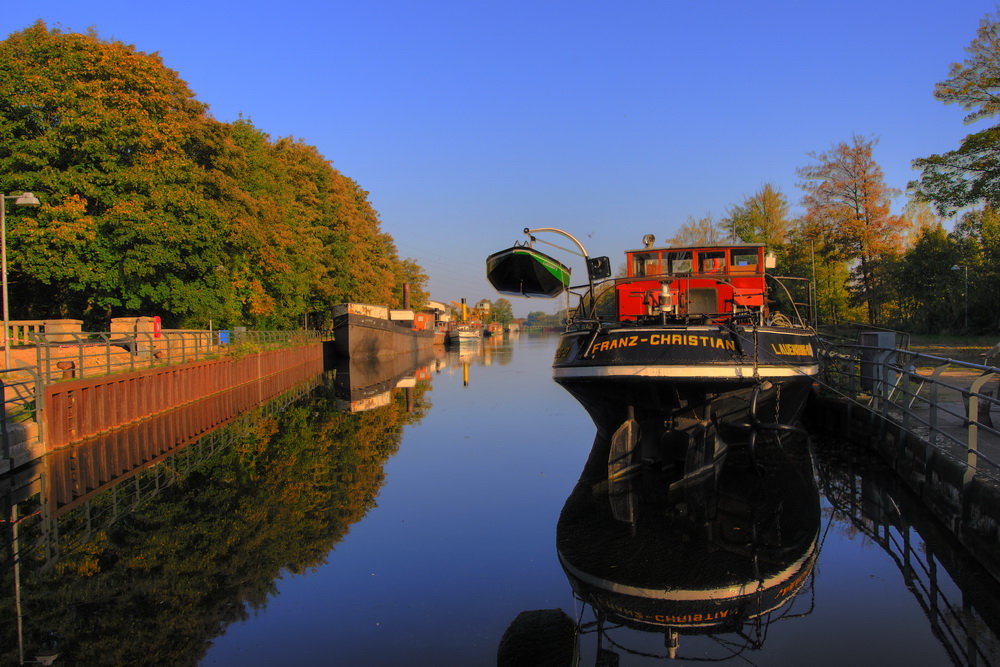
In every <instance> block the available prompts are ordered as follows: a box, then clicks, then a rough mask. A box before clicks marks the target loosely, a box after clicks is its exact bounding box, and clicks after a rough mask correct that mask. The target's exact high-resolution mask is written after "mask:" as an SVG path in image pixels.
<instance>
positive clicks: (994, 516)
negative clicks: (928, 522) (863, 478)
mask: <svg viewBox="0 0 1000 667" xmlns="http://www.w3.org/2000/svg"><path fill="white" fill-rule="evenodd" d="M808 419H809V422H810V423H811V424H812V428H811V430H812V431H813V432H822V433H824V434H833V435H841V436H844V437H846V438H847V439H848V440H850V441H851V442H855V443H859V444H862V445H866V446H867V447H869V448H870V449H871V450H872V451H874V452H876V453H877V454H878V455H879V456H880V457H881V458H882V460H883V461H885V462H886V463H887V464H888V465H889V466H890V467H891V468H892V469H893V470H894V471H895V472H896V474H897V475H899V477H900V478H901V479H902V480H903V482H904V483H905V484H906V485H907V487H909V488H910V489H911V490H912V491H913V492H914V493H915V494H916V495H917V496H918V497H919V498H920V500H921V501H922V502H923V504H924V506H925V507H927V508H928V509H929V510H930V511H931V512H932V513H933V514H934V515H935V516H936V517H937V519H938V520H940V521H941V523H942V524H943V525H944V526H945V527H946V528H947V529H948V530H949V531H950V532H951V533H952V535H954V536H955V537H956V538H957V539H958V541H959V542H960V543H961V544H962V545H963V546H964V547H965V548H966V549H967V550H968V551H969V553H971V554H972V555H973V556H974V557H975V558H976V559H977V560H978V561H979V562H980V563H981V564H982V565H983V566H984V567H985V568H986V569H987V570H989V572H990V573H991V574H992V575H993V576H994V577H995V578H996V579H997V580H1000V486H998V484H997V483H996V482H995V481H994V480H993V479H991V478H989V477H987V476H985V475H982V474H979V475H975V476H972V475H966V465H965V462H964V460H959V459H958V458H956V455H955V454H954V453H950V454H949V453H946V451H945V450H944V448H942V446H941V445H940V444H934V443H931V442H929V441H928V440H926V439H924V438H923V437H921V436H920V435H918V434H915V433H911V432H908V431H906V430H904V429H903V428H902V427H901V426H900V425H899V424H896V423H894V422H892V421H890V420H886V419H883V418H882V416H881V415H879V414H877V413H875V412H873V411H872V410H870V409H868V408H866V407H864V406H862V405H859V404H857V403H852V402H849V401H845V400H843V399H837V398H817V399H816V400H815V402H814V403H813V404H812V405H811V406H810V409H809V414H808Z"/></svg>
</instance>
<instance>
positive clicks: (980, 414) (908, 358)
mask: <svg viewBox="0 0 1000 667" xmlns="http://www.w3.org/2000/svg"><path fill="white" fill-rule="evenodd" d="M918 367H920V368H922V369H924V370H922V371H918ZM823 369H824V381H823V384H822V387H821V388H822V390H824V391H825V392H828V393H832V394H836V395H839V396H840V397H842V398H846V399H847V400H850V401H853V402H856V403H857V404H860V405H863V406H864V407H865V408H867V409H869V410H871V411H872V412H874V413H876V414H878V415H879V416H881V417H882V418H883V419H885V420H887V421H891V422H893V423H895V424H897V425H899V427H900V428H901V429H902V430H903V431H905V432H907V433H910V434H912V435H915V436H917V437H920V438H921V439H923V440H925V441H927V442H930V443H931V444H933V445H935V446H936V447H937V448H938V449H939V451H942V452H943V453H945V454H948V455H950V456H951V457H952V458H954V459H955V460H957V461H959V462H963V461H964V466H965V471H966V472H965V475H966V479H965V483H966V484H968V483H969V482H971V480H972V478H974V477H975V476H976V475H986V476H988V477H990V478H992V479H1000V456H998V455H997V454H993V455H992V456H991V455H990V454H987V453H986V452H985V451H984V449H983V444H984V442H985V441H986V440H985V439H989V440H993V439H997V438H1000V430H997V429H996V428H995V427H994V425H993V420H992V416H991V414H990V413H991V411H993V412H996V411H994V410H992V408H993V407H994V406H996V405H1000V400H998V398H997V395H996V387H995V384H994V382H993V381H994V380H995V379H996V378H997V377H1000V369H998V368H994V367H992V366H983V365H980V364H973V363H967V362H962V361H956V360H953V359H946V358H943V357H937V356H933V355H928V354H921V353H917V352H911V351H909V350H906V349H899V348H896V347H879V346H877V345H851V346H840V347H836V348H831V349H829V350H827V353H826V355H825V363H824V365H823ZM946 372H948V374H947V375H946ZM956 376H959V377H960V378H964V379H959V380H956V379H955V377H956ZM991 385H992V388H990V386H991Z"/></svg>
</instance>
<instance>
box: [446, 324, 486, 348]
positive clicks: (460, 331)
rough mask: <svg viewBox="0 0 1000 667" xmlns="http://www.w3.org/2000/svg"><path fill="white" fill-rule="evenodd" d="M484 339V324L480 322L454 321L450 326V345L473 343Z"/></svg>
mask: <svg viewBox="0 0 1000 667" xmlns="http://www.w3.org/2000/svg"><path fill="white" fill-rule="evenodd" d="M482 339H483V325H482V324H481V323H479V322H453V323H452V324H451V326H450V327H449V328H448V344H449V345H472V344H475V343H478V342H480V341H482Z"/></svg>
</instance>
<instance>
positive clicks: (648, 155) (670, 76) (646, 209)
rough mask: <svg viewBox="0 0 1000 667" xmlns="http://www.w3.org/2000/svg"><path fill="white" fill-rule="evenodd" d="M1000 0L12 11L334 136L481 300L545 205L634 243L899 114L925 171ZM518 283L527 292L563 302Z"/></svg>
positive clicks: (443, 272) (414, 247)
mask: <svg viewBox="0 0 1000 667" xmlns="http://www.w3.org/2000/svg"><path fill="white" fill-rule="evenodd" d="M995 11H996V5H995V3H994V1H993V0H952V1H950V2H944V1H943V0H906V1H903V0H866V1H860V0H841V1H840V2H836V3H807V2H801V0H799V1H795V2H792V1H775V2H769V1H767V0H758V1H757V2H745V1H744V2H737V1H728V0H717V1H715V2H708V1H701V2H698V1H694V0H635V1H629V0H619V1H618V2H610V1H608V0H603V1H590V0H576V1H573V2H570V1H561V0H560V1H555V0H553V1H546V0H535V1H533V2H524V1H522V0H507V1H504V2H496V1H493V2H486V1H477V0H460V1H438V0H421V1H419V2H417V1H416V0H406V1H404V0H392V1H379V0H371V1H368V2H365V1H363V0H362V1H358V0H355V1H353V2H341V1H338V0H332V1H330V0H328V1H304V0H285V2H281V3H271V2H269V3H262V2H257V1H255V0H249V1H243V2H239V3H236V2H228V1H227V2H216V1H213V0H203V1H202V2H190V1H189V0H173V1H172V2H169V3H147V2H136V1H135V0H128V1H110V0H87V1H80V0H32V2H21V3H9V4H8V5H7V6H5V8H4V11H3V13H2V14H0V27H2V28H3V35H4V36H5V35H7V34H9V33H11V32H15V31H18V30H22V29H24V28H26V27H27V26H29V25H31V24H32V23H34V22H35V21H36V20H38V19H42V20H43V21H45V22H46V23H47V24H48V25H49V26H50V27H51V26H54V25H59V26H60V27H61V28H62V29H64V30H74V31H85V30H86V29H88V28H90V27H93V28H95V29H96V30H97V32H98V34H99V35H100V36H101V37H103V38H106V39H110V38H113V39H117V40H120V41H122V42H126V43H129V44H134V45H135V46H136V48H138V49H139V50H141V51H145V52H154V51H155V52H158V53H159V54H160V55H161V56H162V58H163V60H164V62H165V64H166V65H167V66H168V67H170V68H171V69H174V70H176V71H177V72H178V73H179V74H180V76H181V78H182V79H184V80H185V81H186V82H187V83H188V84H189V86H190V87H191V89H192V90H193V91H194V92H195V94H196V95H197V97H198V98H199V99H200V100H201V101H203V102H205V103H207V104H208V105H209V106H210V111H211V113H212V114H213V115H214V116H215V117H216V118H218V119H219V120H223V121H230V120H235V119H236V118H238V117H239V116H240V115H241V114H242V115H243V117H245V118H249V119H250V120H251V121H252V122H253V123H254V124H255V125H256V126H257V127H258V128H260V129H261V130H263V131H265V132H267V133H269V134H270V135H271V136H272V137H275V138H277V137H283V136H294V137H297V138H301V139H302V140H304V141H305V142H306V143H308V144H311V145H314V146H316V147H317V148H318V149H319V150H320V152H321V153H322V154H323V155H325V156H326V157H327V159H329V160H330V161H332V162H333V164H334V166H335V167H336V168H337V169H339V170H340V171H341V172H342V173H344V174H345V175H347V176H349V177H351V178H353V179H354V180H356V181H357V182H358V183H359V184H360V185H361V187H363V188H364V189H365V190H367V191H368V192H369V193H370V194H369V198H370V200H371V202H372V204H373V205H374V207H375V208H376V210H378V211H379V214H380V216H381V220H382V228H383V230H384V231H385V232H387V233H389V234H391V235H392V236H393V238H394V239H395V241H396V245H397V247H398V249H399V253H400V255H401V256H402V257H413V258H414V259H416V260H417V261H418V262H419V263H420V264H421V265H422V266H423V267H424V268H425V269H426V271H427V273H428V274H429V276H430V288H431V294H432V297H433V298H435V299H437V300H441V301H450V300H458V299H460V298H462V297H465V298H467V299H468V300H469V301H470V302H473V301H476V300H478V299H481V298H488V299H491V300H492V299H496V298H498V296H499V295H497V294H496V293H495V292H494V291H493V290H492V288H491V287H490V286H489V284H488V283H487V282H486V279H485V273H484V260H485V257H486V256H487V255H488V254H490V253H491V252H494V251H496V250H500V249H502V248H504V247H507V246H509V245H511V244H512V243H513V242H514V241H520V240H523V235H522V234H521V230H522V229H523V228H524V227H543V226H554V227H560V228H563V229H565V230H567V231H569V232H571V233H573V234H574V235H576V236H577V237H578V238H580V240H581V241H583V243H584V244H585V245H586V246H587V250H588V251H589V253H590V254H591V255H603V254H607V255H610V256H611V258H612V262H613V266H618V265H619V264H620V263H621V262H622V251H623V250H625V249H626V248H634V247H637V246H639V245H640V240H641V238H642V236H643V235H644V234H646V233H652V234H654V235H655V236H656V237H657V238H658V239H662V238H666V237H669V236H671V235H673V234H674V233H675V232H676V230H677V228H678V227H679V226H680V225H681V224H683V223H684V222H686V221H687V219H688V217H689V216H694V217H702V216H705V215H713V216H714V217H715V218H716V219H718V218H721V217H723V216H724V215H725V214H726V211H727V209H728V208H729V207H730V206H732V205H733V204H736V203H739V202H741V201H742V200H743V199H744V198H745V197H748V196H750V195H752V194H754V193H755V192H756V191H757V190H759V189H760V187H761V186H762V185H763V184H764V183H767V182H770V183H773V184H774V185H775V186H776V187H777V188H778V189H779V190H781V191H782V192H783V193H784V194H785V196H786V197H787V198H788V199H789V201H790V203H791V204H793V212H797V210H798V209H797V204H798V202H799V199H800V197H801V190H800V189H799V188H798V187H797V183H798V178H797V177H796V175H795V170H796V169H797V168H798V167H802V166H804V165H807V164H810V163H811V158H810V157H809V154H810V153H818V152H823V151H826V150H828V149H829V148H830V147H832V146H833V145H834V144H836V143H839V142H841V141H848V140H850V138H851V136H852V135H853V134H859V135H861V136H864V137H876V138H878V140H879V144H878V145H877V146H876V148H875V159H876V161H877V162H878V163H879V164H880V165H881V166H882V169H883V171H884V172H885V177H886V182H887V183H888V185H890V186H893V187H897V188H900V189H904V188H905V186H906V183H907V182H908V181H909V180H911V179H913V178H914V177H915V172H914V171H913V170H912V169H911V167H910V164H911V161H912V160H913V159H914V158H917V157H925V156H927V155H930V154H933V153H939V152H942V151H946V150H950V149H953V148H955V147H957V146H958V143H959V142H960V141H961V139H962V137H964V136H965V135H966V134H968V133H969V132H970V129H972V128H970V127H968V126H965V125H963V123H962V118H963V116H964V113H963V111H962V110H961V109H960V108H958V107H955V106H945V105H943V104H942V103H940V102H938V101H937V100H935V99H934V97H933V95H932V91H933V87H934V84H935V83H936V82H937V81H940V80H942V79H944V78H945V77H946V75H947V71H948V66H949V64H950V63H952V62H956V61H961V60H963V59H964V58H965V56H966V53H965V48H966V46H968V44H969V42H970V41H971V40H972V39H973V38H974V36H975V32H976V29H977V28H978V26H979V21H980V20H981V19H982V18H983V17H985V16H986V15H987V14H988V13H990V12H995ZM903 201H904V200H903V199H902V198H900V200H899V205H900V206H901V205H902V203H903ZM553 240H554V239H553ZM553 254H556V255H558V252H554V253H553ZM561 258H562V257H561ZM565 259H567V263H569V264H570V265H571V266H573V267H574V269H575V274H576V275H577V276H582V275H584V273H583V267H582V264H581V262H580V261H579V260H574V259H573V258H570V257H566V258H565ZM511 300H512V302H513V303H514V309H515V314H517V315H525V314H527V313H528V312H529V311H532V310H544V311H550V312H551V311H553V310H554V306H555V305H564V304H563V303H559V304H553V303H552V302H550V301H546V300H541V299H530V300H528V299H518V298H514V299H511Z"/></svg>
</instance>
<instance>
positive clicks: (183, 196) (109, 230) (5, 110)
mask: <svg viewBox="0 0 1000 667" xmlns="http://www.w3.org/2000/svg"><path fill="white" fill-rule="evenodd" d="M0 73H2V76H0V192H3V193H5V194H7V193H12V192H13V193H20V192H22V191H30V192H33V193H34V194H35V195H36V196H37V197H38V198H39V199H40V200H41V206H40V207H38V208H34V209H19V208H18V207H15V206H9V207H8V216H7V248H8V254H9V257H10V258H11V260H12V261H10V262H9V267H8V269H9V274H8V275H9V284H10V290H9V292H10V308H11V314H12V316H13V317H16V318H20V319H44V318H51V317H73V318H80V319H83V320H84V321H85V322H86V323H87V324H88V326H97V327H99V328H100V329H104V328H106V326H107V323H108V321H109V319H110V318H111V317H118V316H135V315H152V314H158V315H160V316H161V317H162V318H163V320H164V323H165V325H166V326H181V327H187V326H192V327H204V326H206V325H207V323H208V321H209V320H213V321H214V322H215V323H216V324H217V325H218V326H234V325H245V326H250V327H255V328H264V329H278V328H296V327H299V326H302V324H303V323H304V322H308V323H309V324H310V326H323V325H324V324H325V323H329V321H330V319H331V314H330V313H331V308H332V306H333V305H335V304H336V303H340V302H342V301H365V302H372V303H384V304H387V305H390V306H392V307H399V306H400V305H401V303H402V298H403V284H404V283H409V285H410V297H411V303H413V304H414V305H416V306H420V305H422V304H423V303H424V302H425V301H426V300H427V294H426V291H425V290H426V284H427V276H426V275H425V273H424V271H423V269H422V268H421V267H420V266H419V265H418V264H417V262H416V261H414V260H412V259H401V258H400V257H399V256H398V253H397V250H396V247H395V244H394V242H393V239H392V237H391V236H390V235H388V234H386V233H384V232H383V231H382V230H381V227H380V221H379V216H378V213H377V212H376V211H375V209H374V208H372V206H371V203H370V202H369V200H368V193H367V192H366V191H364V190H363V189H362V188H361V187H360V186H359V185H358V184H357V183H356V182H355V181H353V180H352V179H350V178H348V177H346V176H344V175H343V174H341V173H340V172H339V171H338V170H336V169H334V168H333V166H332V164H331V162H330V161H329V160H327V159H326V158H325V157H324V156H322V155H321V154H320V153H319V152H318V150H317V149H316V148H315V147H313V146H310V145H308V144H306V143H305V142H303V141H302V140H300V139H295V138H292V137H284V138H279V139H273V138H271V137H270V136H269V135H267V134H266V133H264V132H262V131H260V130H259V129H257V128H256V127H254V126H253V124H252V123H251V122H250V120H248V119H244V118H240V119H238V120H237V121H235V122H220V121H218V120H216V119H214V118H213V117H212V116H211V115H209V113H208V107H207V105H205V104H204V103H202V102H199V101H198V100H197V99H196V98H195V94H194V93H193V92H192V91H191V90H190V89H189V88H188V86H187V84H186V83H185V82H184V81H183V80H181V79H180V77H179V76H178V74H177V73H176V72H174V71H173V70H170V69H168V68H167V67H165V66H164V65H163V62H162V60H161V59H160V57H159V56H158V55H157V54H155V53H153V54H146V53H142V52H139V51H137V50H136V49H135V47H134V46H131V45H126V44H124V43H121V42H118V41H104V40H102V39H100V38H99V37H98V36H97V35H96V34H95V33H94V32H93V31H90V32H88V33H87V34H79V33H63V32H61V31H60V30H59V29H58V28H51V29H50V28H48V27H46V25H45V24H44V23H43V22H41V21H38V22H37V23H35V24H34V25H32V26H31V27H29V28H27V29H25V30H23V31H21V32H16V33H13V34H11V35H10V36H9V37H8V38H7V39H6V40H4V41H3V42H0Z"/></svg>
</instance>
